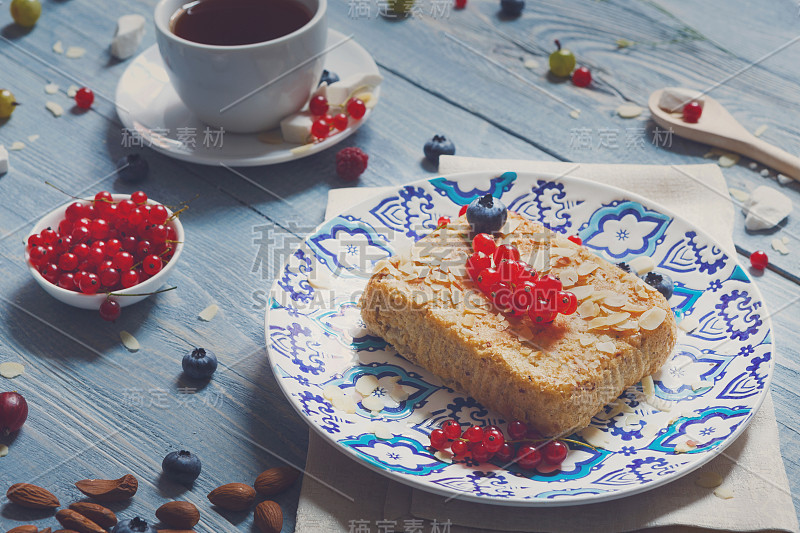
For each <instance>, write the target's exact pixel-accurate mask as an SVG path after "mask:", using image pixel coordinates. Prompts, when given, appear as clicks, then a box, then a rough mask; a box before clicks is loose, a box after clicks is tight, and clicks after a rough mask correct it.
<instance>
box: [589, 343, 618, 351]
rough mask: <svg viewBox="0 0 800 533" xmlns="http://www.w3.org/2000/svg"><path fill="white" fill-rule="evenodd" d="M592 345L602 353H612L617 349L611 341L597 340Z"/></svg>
mask: <svg viewBox="0 0 800 533" xmlns="http://www.w3.org/2000/svg"><path fill="white" fill-rule="evenodd" d="M594 346H595V348H597V350H598V351H600V352H603V353H614V352H615V351H616V350H617V347H616V346H615V345H614V343H613V342H611V341H606V342H598V343H597V344H595V345H594Z"/></svg>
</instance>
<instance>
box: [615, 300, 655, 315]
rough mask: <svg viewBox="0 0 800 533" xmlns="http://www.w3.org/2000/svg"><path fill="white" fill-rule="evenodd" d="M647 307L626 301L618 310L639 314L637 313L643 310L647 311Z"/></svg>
mask: <svg viewBox="0 0 800 533" xmlns="http://www.w3.org/2000/svg"><path fill="white" fill-rule="evenodd" d="M648 309H649V308H648V307H647V306H644V305H636V304H633V303H630V302H628V303H626V304H625V305H623V306H622V307H621V308H620V311H628V312H629V313H636V314H639V313H644V312H645V311H647V310H648Z"/></svg>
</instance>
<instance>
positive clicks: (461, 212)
mask: <svg viewBox="0 0 800 533" xmlns="http://www.w3.org/2000/svg"><path fill="white" fill-rule="evenodd" d="M467 207H469V206H466V205H462V206H461V209H459V210H458V216H460V217H463V216H464V215H466V214H467Z"/></svg>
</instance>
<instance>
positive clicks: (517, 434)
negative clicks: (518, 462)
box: [508, 420, 528, 440]
mask: <svg viewBox="0 0 800 533" xmlns="http://www.w3.org/2000/svg"><path fill="white" fill-rule="evenodd" d="M527 433H528V426H527V424H525V422H523V421H522V420H513V421H512V422H510V423H509V424H508V436H509V437H511V440H520V439H523V438H525V435H526V434H527Z"/></svg>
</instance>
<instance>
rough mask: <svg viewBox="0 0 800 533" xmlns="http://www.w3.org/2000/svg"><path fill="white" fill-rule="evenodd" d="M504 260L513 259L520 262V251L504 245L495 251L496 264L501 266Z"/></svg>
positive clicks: (514, 247)
mask: <svg viewBox="0 0 800 533" xmlns="http://www.w3.org/2000/svg"><path fill="white" fill-rule="evenodd" d="M503 259H513V260H514V261H519V250H517V247H516V246H511V245H510V244H502V245H500V246H498V247H497V249H496V250H495V251H494V264H495V265H499V264H500V261H502V260H503Z"/></svg>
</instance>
